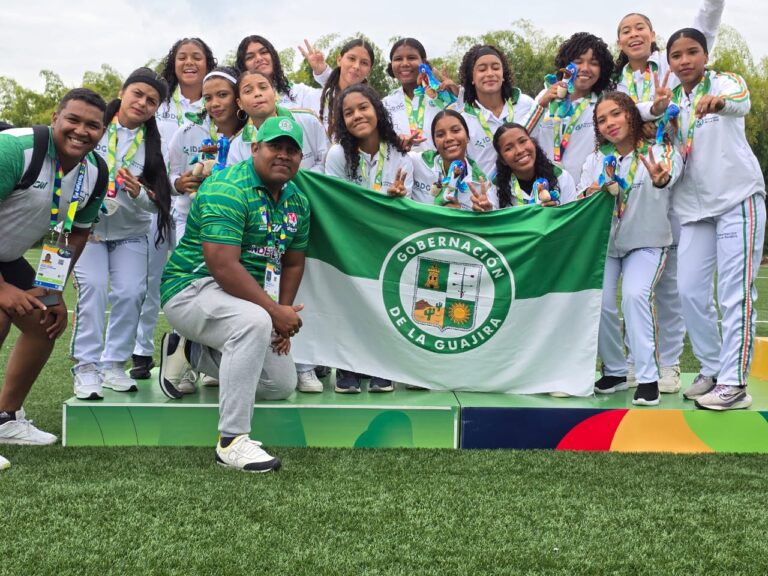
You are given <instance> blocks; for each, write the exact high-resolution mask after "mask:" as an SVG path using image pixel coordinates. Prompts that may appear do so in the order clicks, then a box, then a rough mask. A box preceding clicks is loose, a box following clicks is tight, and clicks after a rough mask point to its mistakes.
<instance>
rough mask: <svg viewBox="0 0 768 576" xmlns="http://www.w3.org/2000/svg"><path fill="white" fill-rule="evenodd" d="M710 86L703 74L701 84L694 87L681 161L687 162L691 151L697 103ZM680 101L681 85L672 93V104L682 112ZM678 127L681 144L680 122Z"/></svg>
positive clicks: (681, 96)
mask: <svg viewBox="0 0 768 576" xmlns="http://www.w3.org/2000/svg"><path fill="white" fill-rule="evenodd" d="M710 86H711V82H710V80H709V75H708V74H707V73H706V72H705V73H704V78H702V79H701V82H699V85H698V86H697V87H696V92H695V93H694V95H693V101H692V102H691V107H690V108H689V110H688V134H687V135H686V139H685V150H683V159H684V160H687V159H688V156H689V155H690V153H691V152H692V151H693V134H694V131H695V130H696V107H697V106H698V105H699V101H700V100H701V98H702V97H703V96H704V95H705V94H706V93H707V92H709V89H710ZM682 100H683V85H682V84H680V85H679V86H677V87H676V88H675V89H674V90H673V91H672V102H674V103H675V104H677V105H678V107H680V109H681V110H682V105H681V103H682ZM679 124H680V126H678V129H677V141H678V142H680V143H682V141H683V126H682V122H680V123H679Z"/></svg>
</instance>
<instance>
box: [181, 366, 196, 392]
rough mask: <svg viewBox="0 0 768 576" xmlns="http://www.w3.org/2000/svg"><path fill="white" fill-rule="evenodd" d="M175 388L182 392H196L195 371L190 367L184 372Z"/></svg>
mask: <svg viewBox="0 0 768 576" xmlns="http://www.w3.org/2000/svg"><path fill="white" fill-rule="evenodd" d="M176 389H177V390H178V391H179V392H182V393H184V394H194V393H195V392H197V372H195V371H194V370H192V368H191V367H190V368H189V369H188V370H187V371H186V372H184V376H182V377H181V380H179V384H178V386H176Z"/></svg>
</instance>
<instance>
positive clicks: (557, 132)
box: [531, 32, 613, 181]
mask: <svg viewBox="0 0 768 576" xmlns="http://www.w3.org/2000/svg"><path fill="white" fill-rule="evenodd" d="M571 63H573V64H575V65H576V69H577V72H576V76H575V78H574V81H573V92H572V93H571V94H569V95H568V96H567V100H565V101H564V100H563V99H562V98H559V97H558V90H561V89H562V87H563V81H562V72H558V78H559V79H560V81H558V82H554V83H553V84H552V85H551V86H549V87H548V88H546V89H544V90H542V91H541V92H540V93H539V94H538V96H536V101H537V102H538V104H539V106H541V107H542V108H543V109H544V113H543V115H541V116H540V118H541V119H540V120H539V122H538V124H537V125H536V127H535V128H534V129H533V130H532V132H531V135H532V136H533V138H534V139H535V140H536V142H538V144H539V145H540V146H541V148H542V149H543V150H544V152H545V153H546V154H547V156H548V157H549V159H550V160H553V161H555V162H557V163H559V164H560V165H561V166H562V167H563V168H564V169H565V170H566V172H568V173H569V174H570V175H571V176H572V177H573V179H574V180H575V181H578V180H579V178H580V177H581V168H582V167H583V166H584V161H585V160H586V159H587V156H589V155H590V154H591V153H592V151H593V150H594V147H595V140H594V127H593V126H592V115H593V112H594V109H595V103H596V102H597V98H598V97H599V96H600V94H602V93H603V92H604V91H605V90H608V89H610V87H611V77H612V75H613V55H612V54H611V51H610V49H609V48H608V45H607V44H606V43H605V42H604V41H603V39H602V38H598V37H597V36H595V35H594V34H588V33H587V32H578V33H576V34H574V35H573V36H571V37H570V38H569V39H568V40H566V41H565V42H563V44H562V45H561V46H560V49H559V51H558V53H557V57H556V58H555V69H558V70H562V69H564V68H565V67H566V66H568V64H571ZM561 93H562V92H561Z"/></svg>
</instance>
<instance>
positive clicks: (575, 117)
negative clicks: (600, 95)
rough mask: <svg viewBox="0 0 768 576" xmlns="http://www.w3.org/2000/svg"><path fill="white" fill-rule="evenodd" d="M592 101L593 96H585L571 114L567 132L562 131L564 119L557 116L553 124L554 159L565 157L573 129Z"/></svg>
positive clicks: (557, 160)
mask: <svg viewBox="0 0 768 576" xmlns="http://www.w3.org/2000/svg"><path fill="white" fill-rule="evenodd" d="M591 102H592V96H591V95H590V96H588V97H587V96H585V97H584V99H583V100H582V101H581V102H579V105H578V106H577V107H576V109H575V110H574V111H573V114H571V116H570V119H571V121H570V122H569V123H568V124H567V125H566V127H565V132H563V131H562V129H561V128H562V119H561V118H560V117H555V124H554V126H553V128H554V135H555V147H554V159H555V162H560V160H561V159H562V157H563V154H564V153H565V149H566V148H568V143H569V142H570V141H571V135H572V134H573V131H574V130H575V129H576V124H578V122H579V119H580V118H581V115H582V114H583V113H584V110H586V109H587V107H588V106H589V105H590V103H591Z"/></svg>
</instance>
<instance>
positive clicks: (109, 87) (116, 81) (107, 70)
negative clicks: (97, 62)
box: [82, 64, 123, 102]
mask: <svg viewBox="0 0 768 576" xmlns="http://www.w3.org/2000/svg"><path fill="white" fill-rule="evenodd" d="M82 85H83V87H84V88H90V89H91V90H93V91H94V92H96V93H97V94H99V95H100V96H101V97H102V98H104V100H106V101H107V102H109V101H110V100H112V99H114V98H117V95H118V93H119V92H120V88H122V86H123V77H122V76H121V75H120V73H119V72H118V71H117V70H115V69H114V68H112V66H110V65H109V64H102V65H101V68H100V69H99V72H91V71H88V72H86V73H85V74H83V83H82Z"/></svg>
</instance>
